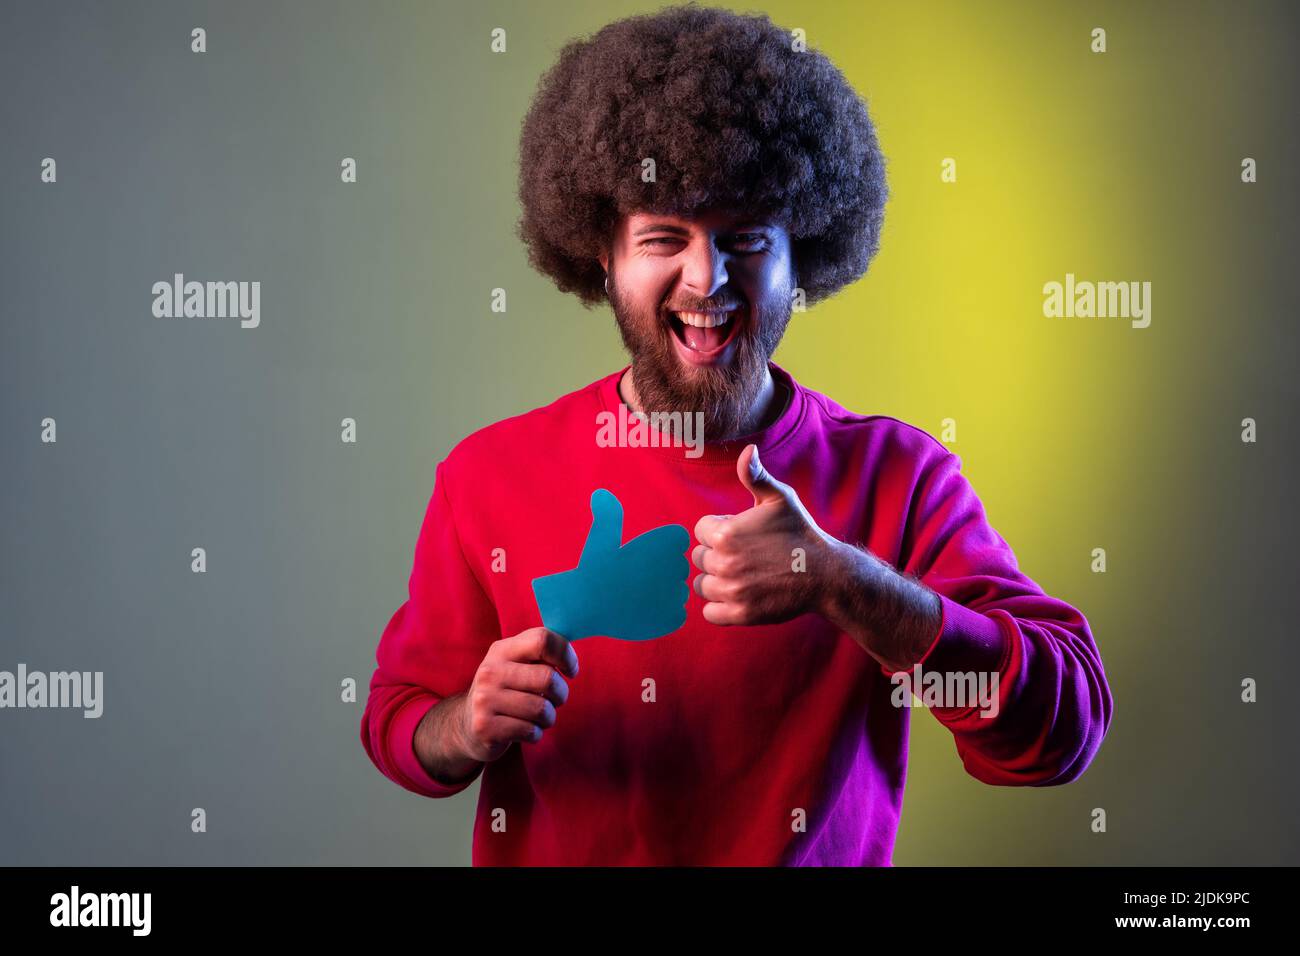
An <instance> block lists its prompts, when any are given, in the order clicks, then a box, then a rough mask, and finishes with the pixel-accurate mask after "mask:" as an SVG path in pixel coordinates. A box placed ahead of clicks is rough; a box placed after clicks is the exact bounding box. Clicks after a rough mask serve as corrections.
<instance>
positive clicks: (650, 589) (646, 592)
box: [533, 488, 691, 641]
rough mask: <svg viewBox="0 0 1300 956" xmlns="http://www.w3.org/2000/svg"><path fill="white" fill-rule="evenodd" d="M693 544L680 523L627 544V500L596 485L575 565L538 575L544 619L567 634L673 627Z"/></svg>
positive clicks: (655, 633) (656, 631)
mask: <svg viewBox="0 0 1300 956" xmlns="http://www.w3.org/2000/svg"><path fill="white" fill-rule="evenodd" d="M690 545H691V538H690V535H689V534H687V532H686V529H685V528H683V527H682V526H681V525H679V524H670V525H664V526H662V527H659V528H653V529H651V530H650V531H647V532H646V533H645V534H642V535H639V536H638V537H635V538H633V539H632V540H631V541H629V542H628V543H627V544H623V505H622V503H620V502H619V500H618V499H617V498H616V497H614V495H613V494H612V493H611V492H609V491H606V490H605V489H604V488H598V489H596V490H595V491H594V492H592V494H591V530H590V531H589V532H587V542H586V544H584V545H583V547H582V555H581V557H579V559H578V566H577V567H576V568H574V569H573V570H572V571H563V572H561V573H559V574H550V575H546V576H545V577H540V578H534V579H533V595H534V596H535V597H536V598H537V607H538V609H539V610H540V611H541V613H542V622H543V624H544V625H545V626H546V627H547V628H548V629H549V630H552V631H555V632H556V633H557V634H562V635H563V636H564V637H566V638H568V639H569V640H570V641H576V640H578V639H579V638H582V637H592V636H594V635H604V636H606V637H615V638H619V639H620V640H624V641H645V640H649V639H651V638H655V637H662V636H663V635H665V634H670V633H672V632H673V631H675V630H677V629H678V628H679V627H681V626H682V624H684V623H685V622H686V599H687V598H688V597H689V596H690V591H689V590H688V589H687V585H686V577H687V575H688V574H689V573H690V565H689V564H688V563H687V561H686V549H687V548H689V547H690Z"/></svg>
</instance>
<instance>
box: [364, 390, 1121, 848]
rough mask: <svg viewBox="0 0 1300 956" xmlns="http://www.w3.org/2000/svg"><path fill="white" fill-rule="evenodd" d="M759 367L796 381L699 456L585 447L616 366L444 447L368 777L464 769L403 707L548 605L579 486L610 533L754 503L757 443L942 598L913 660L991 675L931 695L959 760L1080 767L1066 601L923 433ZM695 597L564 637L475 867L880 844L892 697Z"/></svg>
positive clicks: (826, 513)
mask: <svg viewBox="0 0 1300 956" xmlns="http://www.w3.org/2000/svg"><path fill="white" fill-rule="evenodd" d="M771 369H772V374H773V375H774V376H776V377H778V378H780V379H781V380H782V381H784V382H785V383H786V384H788V385H789V386H790V387H791V389H792V392H793V394H792V397H791V399H790V401H789V403H788V404H787V406H786V408H785V411H784V413H783V414H782V415H781V417H780V418H779V420H777V421H776V422H775V423H774V424H773V425H771V427H769V428H768V429H766V430H765V431H763V432H760V433H758V434H757V435H752V436H747V437H746V438H745V439H740V440H737V441H734V442H731V443H726V444H707V445H704V446H703V454H700V455H699V456H698V457H691V456H692V455H694V454H695V453H696V451H697V449H690V448H686V449H684V448H682V447H601V445H600V444H598V442H597V440H596V434H597V431H598V429H599V427H600V425H599V421H601V420H602V419H598V415H599V414H600V413H602V412H614V413H617V411H618V408H619V405H620V399H619V395H618V390H617V387H618V381H619V379H620V377H621V376H622V374H623V373H622V372H618V373H615V374H612V375H609V376H607V377H605V378H603V379H601V380H599V381H597V382H593V383H592V384H591V385H589V386H587V387H586V388H583V389H581V390H579V391H576V392H572V393H570V394H568V395H565V396H563V397H562V398H559V399H557V400H556V401H554V402H552V403H551V404H550V405H547V406H546V407H544V408H539V409H535V410H533V411H531V412H528V413H527V414H524V415H519V416H516V417H514V418H509V419H506V420H505V421H502V422H498V423H497V424H495V425H492V426H489V427H487V428H484V429H482V430H480V431H478V432H476V433H474V434H473V435H471V436H469V437H468V438H466V439H465V440H464V441H462V442H461V443H460V444H459V445H457V446H456V447H455V448H454V449H453V450H452V451H451V453H450V454H449V455H448V456H447V458H446V459H445V460H444V461H443V462H441V463H440V464H439V466H438V468H437V473H436V476H435V484H434V488H433V494H432V496H431V499H430V501H429V505H428V509H427V512H426V514H425V516H424V523H423V526H422V528H421V530H420V535H419V539H418V541H417V544H416V547H415V562H414V568H413V570H412V572H411V577H410V594H409V598H408V600H407V601H406V602H405V603H404V604H403V605H402V606H401V607H400V608H399V609H398V610H397V612H396V613H395V614H394V615H393V616H392V618H391V619H390V620H389V622H388V625H387V627H386V628H385V630H384V632H383V635H382V637H381V639H380V642H379V648H378V653H377V660H378V668H377V669H376V670H375V673H374V677H373V678H372V680H371V682H370V696H369V698H368V699H367V701H366V708H365V714H364V716H363V717H362V721H361V741H362V744H363V745H364V746H365V749H366V752H367V754H369V756H370V759H371V760H372V761H373V762H374V763H375V765H376V766H377V767H378V768H379V770H380V771H381V772H382V773H384V774H385V775H387V776H388V777H389V778H391V779H392V780H393V781H395V782H396V783H398V784H400V785H401V786H403V787H405V788H406V789H408V790H411V791H413V792H415V793H419V794H423V795H425V796H429V797H448V796H451V795H453V794H456V793H459V792H460V791H461V790H463V789H465V787H467V786H468V785H469V783H470V782H472V781H466V782H465V783H463V784H460V785H458V786H444V785H442V784H440V783H439V782H437V781H436V780H434V779H433V778H431V777H430V776H429V775H428V773H427V772H425V770H424V769H423V767H422V766H421V765H420V763H419V761H418V760H417V759H416V756H415V751H414V748H413V743H412V741H413V737H414V733H415V728H416V726H417V725H418V724H419V722H420V720H421V718H423V717H424V715H425V713H426V712H427V711H428V710H429V708H430V707H432V706H433V705H434V704H435V703H437V702H438V701H439V700H441V699H442V698H444V697H447V696H450V695H452V694H455V693H457V692H460V691H463V690H466V689H467V688H468V687H469V685H470V682H471V680H472V679H473V676H474V673H475V671H476V669H477V667H478V665H479V663H480V662H481V661H482V659H483V655H484V654H485V653H486V651H487V648H488V645H489V644H490V643H491V642H492V641H494V640H497V639H499V638H502V637H510V636H513V635H515V634H518V633H519V632H520V631H523V630H525V629H527V628H530V627H535V626H538V625H540V624H541V623H542V621H541V615H540V613H539V611H538V608H537V603H536V600H535V598H534V595H533V591H532V588H531V582H532V580H533V578H535V577H538V576H540V575H547V574H553V573H555V572H558V571H565V570H568V569H570V568H572V567H574V566H575V565H576V564H577V559H578V555H579V554H580V552H581V551H582V546H583V543H584V541H585V539H586V536H587V532H588V529H589V528H590V525H591V511H590V499H591V493H592V491H593V490H595V489H597V488H606V489H609V490H610V491H612V492H613V493H614V494H615V496H616V497H617V498H618V499H619V500H620V501H621V502H622V504H623V507H624V541H627V540H630V539H631V538H633V537H635V536H636V535H638V534H641V533H642V532H644V531H647V530H649V529H651V528H656V527H659V526H661V525H666V524H680V525H683V526H685V527H686V528H687V529H688V530H689V529H693V528H694V527H695V523H696V522H697V521H698V520H699V518H700V517H701V516H702V515H705V514H736V513H739V512H741V511H744V510H746V509H748V508H750V507H751V506H752V505H753V497H752V496H751V495H750V493H749V492H748V491H747V490H746V489H745V488H744V486H743V485H741V483H740V481H739V479H738V478H737V475H736V458H737V456H738V455H739V453H740V451H741V450H742V449H743V448H744V446H745V444H747V443H748V442H750V441H752V442H754V443H755V444H757V445H758V449H759V452H760V454H761V456H762V460H763V463H764V465H766V467H767V469H768V471H769V472H770V473H771V474H772V475H773V476H774V477H776V478H778V479H780V480H781V481H784V482H785V483H786V484H789V485H790V486H792V487H793V488H794V490H795V491H796V492H797V493H798V495H799V498H800V500H801V501H802V502H803V504H804V506H805V507H806V508H807V509H808V511H809V513H810V514H811V515H812V516H813V518H814V519H815V520H816V522H817V523H818V525H819V526H820V527H821V528H822V529H823V530H825V531H826V532H828V533H830V534H833V535H834V536H835V537H837V538H839V539H840V540H844V541H849V542H851V543H855V544H860V545H863V546H865V547H867V548H868V549H869V550H870V551H871V552H872V553H873V554H875V555H876V556H877V557H879V558H881V559H883V560H885V561H887V562H889V563H890V564H891V565H892V566H894V567H895V568H897V569H898V570H899V571H902V572H906V573H909V574H911V575H913V576H915V577H916V578H918V579H919V580H920V581H921V582H922V583H923V584H925V585H926V586H928V587H929V588H931V589H932V590H934V591H935V592H937V593H938V594H939V595H940V598H941V601H942V606H943V620H942V624H941V627H940V630H939V632H938V634H937V635H936V639H935V642H934V644H933V645H932V647H931V649H930V651H929V652H928V653H927V655H926V657H925V658H923V659H922V662H921V667H922V669H923V671H924V670H925V669H930V670H936V669H937V670H943V671H949V670H963V671H972V672H974V671H985V672H989V673H992V672H996V673H997V676H998V684H997V687H998V705H997V712H996V716H994V717H992V718H990V717H989V716H987V714H988V713H989V712H990V710H991V709H989V708H982V707H981V706H980V705H978V704H975V705H972V706H966V707H950V708H943V707H933V708H931V713H932V714H933V715H934V716H935V718H937V719H938V720H939V721H940V722H941V723H942V724H943V725H944V726H945V727H947V728H948V729H949V730H950V731H951V732H952V734H953V738H954V740H955V742H956V747H957V753H958V755H959V756H960V758H961V760H962V763H963V765H964V766H965V768H966V770H967V772H969V773H970V774H971V775H972V776H974V777H975V778H976V779H978V780H982V781H984V782H986V783H990V784H1002V785H1011V786H1043V785H1048V784H1062V783H1067V782H1069V781H1071V780H1074V779H1075V778H1076V777H1078V776H1079V775H1080V774H1082V773H1083V771H1084V769H1085V768H1086V767H1087V766H1088V764H1089V762H1090V761H1091V760H1092V758H1093V755H1094V754H1096V752H1097V749H1098V748H1099V747H1100V745H1101V741H1102V737H1103V736H1104V735H1105V732H1106V728H1107V726H1108V725H1109V723H1110V717H1111V710H1112V701H1111V695H1110V690H1109V688H1108V686H1107V683H1106V677H1105V673H1104V671H1103V669H1102V663H1101V657H1100V654H1099V653H1098V650H1097V645H1096V644H1095V642H1094V641H1093V637H1092V634H1091V632H1090V630H1089V626H1088V622H1087V621H1086V620H1085V619H1084V617H1083V615H1082V614H1080V613H1079V612H1078V611H1077V610H1075V609H1074V608H1073V607H1071V606H1070V605H1069V604H1066V603H1065V602H1064V601H1061V600H1058V599H1056V598H1053V597H1050V596H1048V595H1047V594H1044V593H1043V591H1042V589H1041V588H1039V587H1038V585H1036V584H1035V583H1034V582H1033V581H1032V580H1030V579H1029V578H1028V577H1026V576H1025V575H1024V574H1022V573H1021V572H1020V571H1019V570H1018V568H1017V565H1016V558H1015V555H1014V554H1013V553H1012V551H1011V548H1010V547H1009V546H1008V545H1007V543H1006V542H1005V541H1003V539H1002V538H1001V537H1000V536H999V535H998V534H997V532H996V531H994V530H993V528H992V527H990V525H989V524H988V522H987V519H986V517H985V514H984V509H983V507H982V505H981V504H980V502H979V499H978V498H977V497H976V496H975V493H974V491H973V490H972V489H971V486H970V484H969V483H968V482H967V480H966V478H965V477H964V476H963V475H962V474H961V471H960V467H961V461H960V459H959V458H958V457H957V456H956V455H954V454H952V453H951V452H949V451H948V449H947V448H945V447H944V446H943V445H942V444H941V443H939V442H938V441H936V440H935V439H934V438H932V437H931V436H930V435H928V434H926V433H925V432H924V431H922V430H920V429H918V428H915V427H913V426H911V425H908V424H906V423H904V422H902V421H899V420H898V419H895V418H889V417H887V416H883V415H857V414H854V413H852V412H849V411H846V410H845V409H844V408H842V407H840V406H839V405H837V404H836V403H835V402H833V401H831V400H830V399H828V398H826V397H825V396H823V395H820V394H818V393H817V392H814V391H811V390H809V389H806V388H804V387H802V386H800V385H798V384H797V383H795V382H794V381H793V379H792V378H791V377H790V376H789V375H788V373H786V372H785V371H784V370H782V369H781V368H779V367H778V366H776V365H775V364H773V365H772V366H771ZM624 371H626V370H624ZM606 418H607V417H606ZM694 544H695V542H694V540H692V542H691V545H692V547H693V546H694ZM687 554H689V549H688V550H687ZM694 571H695V569H694V568H692V569H691V573H692V575H693V574H694ZM702 603H703V602H702V599H701V598H700V597H699V596H698V595H696V594H695V592H694V590H692V591H691V592H690V597H689V600H688V603H687V607H686V612H687V613H686V623H685V624H684V625H683V626H682V627H681V628H680V630H677V631H674V632H673V633H671V634H669V635H667V636H664V637H661V638H658V639H655V640H648V641H622V640H615V639H613V638H609V637H591V638H586V639H583V640H580V641H575V642H574V644H573V648H574V650H575V652H576V653H577V655H578V659H579V661H580V670H579V673H578V675H577V677H575V678H572V679H569V681H568V683H569V691H570V693H569V698H568V700H567V702H566V703H565V704H564V705H563V706H561V707H559V708H557V720H556V723H555V725H554V726H553V727H551V728H550V729H548V730H546V732H545V733H544V734H543V736H542V739H541V741H540V742H538V743H536V744H514V745H512V746H511V747H510V749H509V750H507V751H506V753H505V754H504V755H503V756H502V757H501V758H500V759H498V760H496V761H494V762H493V763H490V764H487V765H485V767H484V769H482V770H481V773H480V775H481V777H482V786H481V787H480V790H479V800H478V817H477V822H476V824H475V828H474V850H473V862H474V864H475V865H494V864H497V865H499V864H505V865H513V864H547V865H570V864H595V865H622V864H634V865H709V864H735V865H775V864H782V865H787V864H793V865H800V864H823V865H850V866H858V865H889V864H890V863H891V862H892V860H891V855H892V852H893V847H894V837H895V833H896V831H897V828H898V821H899V815H900V812H901V809H902V801H903V782H904V776H905V773H906V768H907V738H908V719H909V714H910V709H909V708H908V707H905V706H898V705H897V701H898V699H899V698H901V697H903V696H906V697H907V699H908V701H909V702H910V699H911V698H910V694H909V695H903V694H901V693H899V692H897V688H896V685H895V684H894V683H893V682H891V680H890V678H889V676H888V672H887V671H886V670H885V669H883V668H882V667H881V666H880V665H879V664H878V663H877V662H876V661H875V660H874V659H873V658H871V657H870V656H869V655H868V654H867V653H866V652H865V651H864V650H863V649H862V648H861V647H860V646H859V645H858V644H857V643H855V642H854V641H853V640H852V639H851V638H849V637H848V636H847V635H846V634H844V633H842V632H840V631H838V630H837V629H836V628H835V627H834V626H832V625H831V624H829V623H828V622H827V621H826V620H825V619H824V618H822V617H821V616H820V615H817V614H805V615H803V616H801V617H799V618H796V619H794V620H793V621H790V622H788V623H786V624H780V625H764V626H756V627H721V626H717V625H713V624H710V623H708V622H707V621H705V620H704V618H703V617H702V616H701V613H700V609H701V606H702ZM917 693H918V696H920V688H918V689H917ZM475 779H476V778H475Z"/></svg>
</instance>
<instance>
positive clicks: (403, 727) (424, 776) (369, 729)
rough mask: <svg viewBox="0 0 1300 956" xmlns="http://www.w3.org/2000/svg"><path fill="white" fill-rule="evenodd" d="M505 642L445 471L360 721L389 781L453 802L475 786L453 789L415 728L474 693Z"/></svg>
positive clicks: (438, 477)
mask: <svg viewBox="0 0 1300 956" xmlns="http://www.w3.org/2000/svg"><path fill="white" fill-rule="evenodd" d="M499 636H500V634H499V625H498V621H497V615H496V609H495V608H494V607H493V605H492V603H491V602H490V601H489V600H488V597H487V593H486V591H485V590H484V588H483V586H482V584H481V583H480V581H479V579H478V578H477V577H476V576H475V574H474V570H473V568H471V567H470V565H469V563H468V562H467V561H466V559H465V555H464V552H463V550H462V548H461V543H460V537H459V535H458V533H457V530H456V522H455V519H454V517H453V513H452V506H451V502H450V500H449V492H448V489H447V467H446V462H443V463H442V464H440V465H439V466H438V469H437V473H436V475H435V478H434V490H433V494H432V496H431V497H430V499H429V504H428V507H427V509H426V511H425V515H424V523H423V525H422V526H421V528H420V534H419V538H418V539H417V541H416V545H415V560H414V566H413V568H412V571H411V577H410V581H409V584H408V597H407V600H406V601H405V602H404V603H403V604H402V606H401V607H399V608H398V609H397V611H396V613H394V614H393V616H392V617H391V618H390V619H389V621H388V624H387V626H386V627H385V628H384V632H383V634H382V636H381V637H380V639H379V647H378V650H377V652H376V655H375V658H376V661H377V663H378V667H377V668H376V669H375V672H374V676H373V677H372V678H371V680H370V694H369V696H368V697H367V698H366V707H365V711H364V713H363V714H362V717H361V743H362V746H363V747H365V750H366V753H367V755H369V757H370V759H371V761H372V762H373V763H374V765H375V766H376V767H377V768H379V771H380V772H381V773H382V774H384V775H385V776H386V777H388V778H389V779H390V780H392V781H394V782H395V783H397V784H400V785H401V786H403V787H405V788H406V789H407V790H410V791H412V792H413V793H418V794H422V795H424V796H426V797H449V796H452V795H454V794H457V793H459V792H460V791H462V790H464V789H465V788H466V787H468V786H469V785H470V784H471V783H472V782H473V781H474V780H475V779H477V777H478V775H479V773H481V772H482V769H483V768H482V765H480V766H479V770H478V772H476V773H475V774H474V775H473V776H471V777H470V778H469V779H468V780H465V781H463V782H461V783H458V784H456V785H453V786H447V785H445V784H442V783H440V782H438V781H437V780H435V779H433V778H432V777H431V776H429V774H428V772H427V771H426V770H425V769H424V767H423V765H422V764H421V763H420V762H419V760H418V759H417V758H416V756H415V728H416V727H417V726H419V723H420V721H421V720H422V719H423V718H424V715H425V714H426V713H427V712H428V711H429V709H430V708H432V707H433V706H434V705H435V704H436V703H438V702H439V701H440V700H442V699H443V698H445V697H450V696H451V695H453V694H456V693H459V692H460V691H463V690H466V689H468V687H469V685H470V683H471V682H472V681H473V679H474V674H475V672H476V671H477V669H478V665H479V663H480V662H481V661H482V660H483V655H484V654H485V653H487V649H488V646H489V645H490V644H491V643H492V642H493V641H494V640H496V639H497V638H498V637H499Z"/></svg>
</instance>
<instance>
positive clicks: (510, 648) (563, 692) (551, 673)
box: [460, 627, 578, 763]
mask: <svg viewBox="0 0 1300 956" xmlns="http://www.w3.org/2000/svg"><path fill="white" fill-rule="evenodd" d="M561 671H563V672H564V673H565V674H568V675H569V676H570V677H576V676H577V674H578V655H577V654H576V653H574V650H573V646H572V645H571V644H570V643H569V642H568V641H567V640H565V639H564V638H563V637H561V636H560V635H559V634H556V633H554V632H553V631H549V630H547V629H546V628H544V627H530V628H529V629H528V630H526V631H522V632H520V633H519V634H516V635H515V636H514V637H506V638H502V639H501V640H499V641H494V642H493V643H492V645H491V646H490V647H489V648H488V651H487V654H485V655H484V657H483V662H482V663H481V664H479V666H478V670H477V672H476V673H475V674H474V681H473V683H471V684H470V688H469V691H468V692H467V693H466V695H465V705H464V707H463V709H462V711H461V713H462V726H461V728H460V731H461V734H460V735H461V741H462V745H463V750H464V752H465V754H466V755H467V756H469V757H472V758H473V759H474V760H479V761H482V762H484V763H490V762H491V761H493V760H496V759H497V758H498V757H500V756H501V755H502V754H503V753H505V752H506V750H508V749H509V748H510V745H511V744H512V743H515V742H518V743H521V744H535V743H537V742H538V741H539V740H541V739H542V733H543V732H544V731H545V730H546V729H547V728H549V727H552V726H554V725H555V717H556V714H555V710H556V708H557V707H561V706H563V705H564V702H565V701H566V700H568V699H569V685H568V684H567V683H566V682H565V680H564V678H563V677H561V676H560V672H561Z"/></svg>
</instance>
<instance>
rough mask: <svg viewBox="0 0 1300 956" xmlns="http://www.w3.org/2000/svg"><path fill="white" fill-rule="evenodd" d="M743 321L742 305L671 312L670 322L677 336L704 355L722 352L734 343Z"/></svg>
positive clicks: (678, 339) (682, 343) (701, 355)
mask: <svg viewBox="0 0 1300 956" xmlns="http://www.w3.org/2000/svg"><path fill="white" fill-rule="evenodd" d="M740 321H741V311H740V309H738V308H732V309H719V310H711V311H708V312H672V311H670V312H669V313H668V325H669V327H670V328H671V329H672V330H673V336H674V337H675V338H676V339H677V341H678V342H679V343H680V344H681V345H682V346H683V347H684V348H686V349H689V350H690V351H691V352H694V353H697V354H698V355H699V356H700V357H702V358H703V357H706V356H709V355H715V354H717V353H720V352H721V351H722V350H723V349H725V348H726V347H727V346H728V345H730V344H731V341H732V339H734V338H735V337H736V329H738V328H739V327H740Z"/></svg>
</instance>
